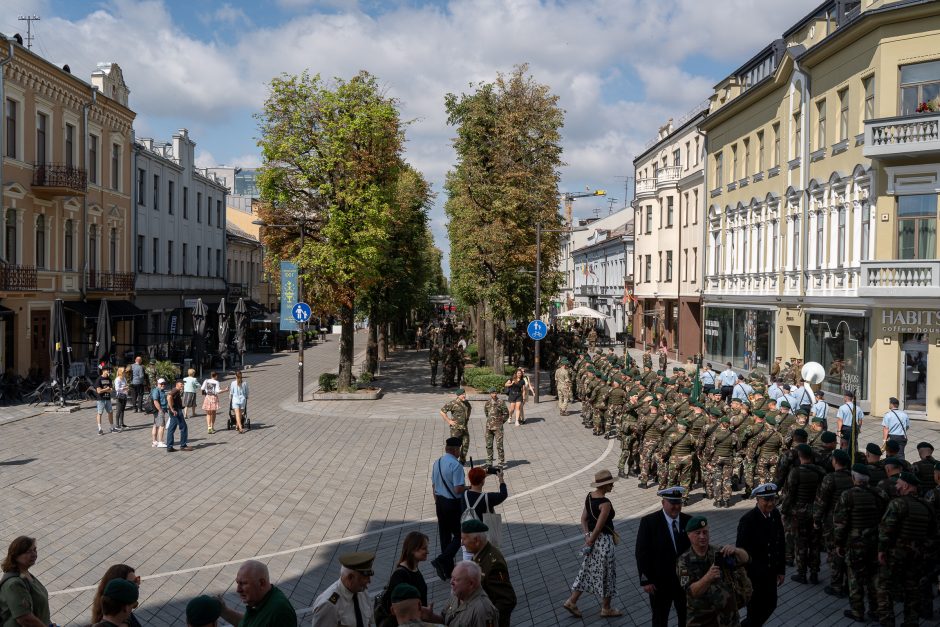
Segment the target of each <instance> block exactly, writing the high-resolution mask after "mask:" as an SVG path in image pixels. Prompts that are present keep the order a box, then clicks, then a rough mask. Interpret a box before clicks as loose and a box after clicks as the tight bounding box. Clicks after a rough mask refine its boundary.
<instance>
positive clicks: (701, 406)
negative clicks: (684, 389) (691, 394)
mask: <svg viewBox="0 0 940 627" xmlns="http://www.w3.org/2000/svg"><path fill="white" fill-rule="evenodd" d="M692 409H705V403H703V402H702V401H695V402H694V403H692Z"/></svg>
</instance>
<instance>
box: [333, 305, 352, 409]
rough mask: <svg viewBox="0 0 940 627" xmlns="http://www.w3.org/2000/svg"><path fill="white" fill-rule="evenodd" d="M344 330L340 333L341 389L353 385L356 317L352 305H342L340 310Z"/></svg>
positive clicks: (338, 384)
mask: <svg viewBox="0 0 940 627" xmlns="http://www.w3.org/2000/svg"><path fill="white" fill-rule="evenodd" d="M339 319H340V324H341V325H342V331H341V332H340V335H339V380H338V381H337V387H338V388H339V390H341V391H345V390H349V389H350V388H351V387H352V369H353V350H354V348H353V341H354V336H355V328H356V326H355V325H356V319H355V317H354V313H353V308H352V305H351V304H350V305H342V306H341V307H340V310H339Z"/></svg>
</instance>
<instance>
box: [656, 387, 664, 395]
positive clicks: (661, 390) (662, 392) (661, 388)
mask: <svg viewBox="0 0 940 627" xmlns="http://www.w3.org/2000/svg"><path fill="white" fill-rule="evenodd" d="M656 393H657V394H665V393H666V388H664V387H658V388H656Z"/></svg>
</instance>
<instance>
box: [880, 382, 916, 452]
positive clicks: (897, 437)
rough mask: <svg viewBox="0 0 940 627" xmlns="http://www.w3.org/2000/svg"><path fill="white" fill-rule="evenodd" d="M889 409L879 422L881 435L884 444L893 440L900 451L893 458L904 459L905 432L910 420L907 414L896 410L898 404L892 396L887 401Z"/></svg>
mask: <svg viewBox="0 0 940 627" xmlns="http://www.w3.org/2000/svg"><path fill="white" fill-rule="evenodd" d="M888 405H889V406H890V409H888V412H887V413H886V414H885V416H884V418H883V419H882V421H881V433H882V438H883V439H884V441H885V442H887V441H888V440H894V441H895V442H897V443H898V446H899V447H900V451H899V452H898V454H897V455H896V456H895V457H898V458H900V459H904V447H905V446H906V445H907V430H908V429H910V428H911V419H910V418H908V417H907V413H906V412H903V411H901V410H900V409H898V406H899V405H900V402H898V399H896V398H894V397H893V396H892V397H891V398H889V399H888Z"/></svg>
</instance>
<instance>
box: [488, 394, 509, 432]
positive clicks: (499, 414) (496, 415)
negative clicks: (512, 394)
mask: <svg viewBox="0 0 940 627" xmlns="http://www.w3.org/2000/svg"><path fill="white" fill-rule="evenodd" d="M483 415H484V416H486V430H487V431H496V430H498V429H502V427H503V425H504V424H505V423H506V421H507V420H509V408H508V407H506V401H504V400H502V399H496V400H495V401H494V400H493V399H490V400H488V401H486V405H485V406H484V408H483Z"/></svg>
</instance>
